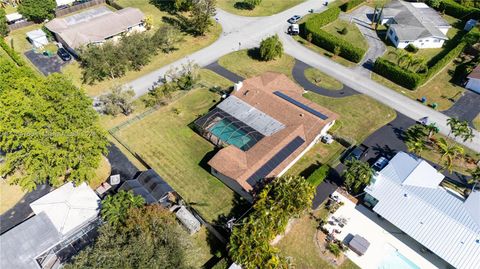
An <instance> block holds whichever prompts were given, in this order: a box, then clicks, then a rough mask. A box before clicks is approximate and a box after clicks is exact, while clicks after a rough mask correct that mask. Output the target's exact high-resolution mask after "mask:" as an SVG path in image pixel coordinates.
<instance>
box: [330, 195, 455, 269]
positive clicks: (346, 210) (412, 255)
mask: <svg viewBox="0 0 480 269" xmlns="http://www.w3.org/2000/svg"><path fill="white" fill-rule="evenodd" d="M333 195H337V196H338V197H339V200H341V201H342V202H343V203H344V205H343V206H341V207H340V208H339V209H338V210H337V211H336V212H335V213H334V214H333V216H335V217H336V218H345V219H347V220H348V222H347V224H346V225H345V226H344V227H343V228H340V227H339V226H338V225H333V226H332V225H330V224H327V227H326V228H327V229H330V230H331V229H333V228H334V229H337V230H340V231H341V232H340V233H339V234H336V235H335V237H336V238H337V239H339V240H342V241H344V242H347V243H348V241H349V240H350V238H351V237H353V236H354V235H357V234H358V235H360V236H362V237H364V238H365V239H366V240H368V242H370V246H369V248H368V250H367V251H366V252H365V254H364V255H363V256H359V255H358V254H356V253H355V252H353V251H351V250H348V251H347V252H346V253H345V254H346V255H347V257H348V258H349V259H350V260H352V261H353V262H354V263H356V264H357V265H358V266H360V267H361V268H364V269H376V268H382V267H380V265H381V263H382V261H383V260H384V259H385V258H387V257H388V256H389V255H390V254H391V253H392V251H394V250H395V249H396V250H397V251H398V252H399V253H400V254H401V255H403V256H404V257H406V258H407V259H408V260H410V261H411V262H413V263H414V264H416V265H417V266H418V267H419V268H422V269H430V268H447V265H448V264H447V263H446V262H445V261H443V260H442V259H440V258H439V257H438V256H436V255H434V254H432V253H427V252H426V253H422V252H421V249H422V246H421V245H420V244H419V243H418V242H416V241H415V240H414V239H412V238H411V237H409V236H408V235H406V234H405V233H403V232H402V231H400V230H399V229H398V228H396V227H395V226H393V224H391V223H389V222H388V221H386V220H384V219H381V218H379V217H378V216H377V215H376V213H374V212H373V211H371V210H370V209H368V208H366V207H364V206H362V205H356V204H355V203H353V202H352V201H350V200H348V199H347V198H346V197H345V196H343V195H341V194H340V193H338V192H334V193H333ZM329 220H332V216H330V219H329ZM399 268H401V267H399Z"/></svg>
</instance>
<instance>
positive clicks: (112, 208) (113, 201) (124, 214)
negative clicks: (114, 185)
mask: <svg viewBox="0 0 480 269" xmlns="http://www.w3.org/2000/svg"><path fill="white" fill-rule="evenodd" d="M144 204H145V199H143V197H142V196H140V195H135V194H133V192H132V191H128V192H127V191H124V190H121V191H119V192H118V193H116V194H114V195H109V196H107V198H106V199H105V200H103V201H102V210H101V215H102V218H103V220H105V221H106V222H108V223H110V224H111V225H112V226H113V227H118V226H119V225H121V224H124V223H125V221H126V220H127V218H128V212H129V210H130V209H131V208H141V207H143V205H144Z"/></svg>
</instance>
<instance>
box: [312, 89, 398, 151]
mask: <svg viewBox="0 0 480 269" xmlns="http://www.w3.org/2000/svg"><path fill="white" fill-rule="evenodd" d="M304 96H305V97H306V98H307V99H310V100H311V101H313V102H315V103H317V104H319V105H321V106H324V107H326V108H328V109H330V110H331V111H333V112H335V113H337V114H338V115H339V116H340V117H339V119H338V120H337V122H336V123H335V125H334V126H333V128H332V129H333V131H332V133H334V134H336V135H338V136H341V137H343V138H346V139H348V140H352V142H356V143H360V142H362V141H363V140H364V139H365V138H367V137H368V136H369V135H370V134H371V133H373V132H374V131H376V130H377V129H379V128H380V127H382V126H384V125H385V124H387V123H389V122H390V121H392V120H393V119H395V117H396V113H395V110H393V109H391V108H389V107H387V106H385V105H383V104H381V103H380V102H378V101H376V100H374V99H372V98H370V97H368V96H366V95H361V94H358V95H352V96H348V97H343V98H331V97H325V96H322V95H319V94H316V93H313V92H308V93H306V94H305V95H304Z"/></svg>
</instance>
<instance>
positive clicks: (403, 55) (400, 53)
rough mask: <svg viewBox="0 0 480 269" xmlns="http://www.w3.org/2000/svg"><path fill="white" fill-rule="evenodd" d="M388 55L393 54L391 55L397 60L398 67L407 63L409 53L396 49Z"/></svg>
mask: <svg viewBox="0 0 480 269" xmlns="http://www.w3.org/2000/svg"><path fill="white" fill-rule="evenodd" d="M388 54H391V55H394V56H395V58H396V60H397V64H398V66H400V67H401V66H402V65H403V63H404V61H405V58H407V57H408V52H406V51H404V50H401V49H396V50H392V51H389V52H388Z"/></svg>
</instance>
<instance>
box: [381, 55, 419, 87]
mask: <svg viewBox="0 0 480 269" xmlns="http://www.w3.org/2000/svg"><path fill="white" fill-rule="evenodd" d="M373 71H374V72H375V73H377V74H379V75H381V76H383V77H385V78H387V79H389V80H391V81H393V82H395V83H397V84H398V85H401V86H403V87H405V88H407V89H411V90H414V89H416V88H417V87H418V86H419V85H420V84H421V83H422V82H423V77H422V76H420V75H418V74H417V73H414V72H412V71H408V70H405V69H403V68H401V67H399V66H398V65H396V64H395V63H392V62H390V61H389V60H387V59H385V58H383V57H379V58H377V60H376V61H375V64H374V65H373Z"/></svg>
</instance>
